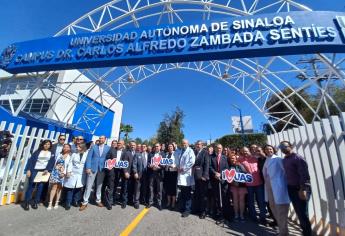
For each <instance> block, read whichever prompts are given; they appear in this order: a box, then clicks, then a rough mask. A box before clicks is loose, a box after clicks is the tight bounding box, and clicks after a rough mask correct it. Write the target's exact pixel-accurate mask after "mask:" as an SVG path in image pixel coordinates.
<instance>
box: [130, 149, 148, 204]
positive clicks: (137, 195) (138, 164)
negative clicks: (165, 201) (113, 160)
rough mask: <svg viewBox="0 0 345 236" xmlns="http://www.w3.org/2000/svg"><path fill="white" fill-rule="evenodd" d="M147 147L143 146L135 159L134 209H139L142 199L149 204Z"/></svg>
mask: <svg viewBox="0 0 345 236" xmlns="http://www.w3.org/2000/svg"><path fill="white" fill-rule="evenodd" d="M147 159H148V153H147V146H146V144H143V145H142V148H141V152H140V153H139V152H137V153H136V155H135V156H134V158H133V174H134V179H135V182H134V208H135V209H139V200H140V199H142V202H143V203H144V204H147V202H146V200H147V183H148V175H147Z"/></svg>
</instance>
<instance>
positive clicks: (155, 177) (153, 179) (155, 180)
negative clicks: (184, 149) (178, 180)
mask: <svg viewBox="0 0 345 236" xmlns="http://www.w3.org/2000/svg"><path fill="white" fill-rule="evenodd" d="M149 186H150V198H149V204H153V197H154V195H156V199H157V203H158V205H162V192H163V178H162V176H161V175H160V174H159V173H158V172H157V171H153V172H152V173H150V178H149ZM155 189H156V194H154V193H155V191H154V190H155Z"/></svg>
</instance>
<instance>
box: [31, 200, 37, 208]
mask: <svg viewBox="0 0 345 236" xmlns="http://www.w3.org/2000/svg"><path fill="white" fill-rule="evenodd" d="M31 207H32V209H35V210H36V209H37V208H38V206H37V203H36V202H34V203H32V204H31Z"/></svg>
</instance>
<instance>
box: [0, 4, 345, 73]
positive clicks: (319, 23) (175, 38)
mask: <svg viewBox="0 0 345 236" xmlns="http://www.w3.org/2000/svg"><path fill="white" fill-rule="evenodd" d="M328 52H329V53H345V12H301V11H299V12H288V13H279V14H266V15H256V16H247V17H232V18H228V19H222V20H212V21H202V22H199V23H196V24H192V23H184V24H174V25H164V26H162V25H159V26H154V27H148V28H139V29H123V30H117V31H106V32H101V33H90V34H78V35H70V36H61V37H55V38H54V37H53V38H45V39H38V40H32V41H26V42H20V43H14V44H12V45H10V46H8V47H7V48H5V49H4V50H3V52H2V54H1V58H0V67H1V68H2V69H4V70H6V71H7V72H10V73H21V72H33V71H51V70H66V69H81V68H94V67H111V66H123V65H143V64H156V63H169V62H184V61H202V60H213V59H231V58H251V57H266V56H277V55H295V54H307V53H328Z"/></svg>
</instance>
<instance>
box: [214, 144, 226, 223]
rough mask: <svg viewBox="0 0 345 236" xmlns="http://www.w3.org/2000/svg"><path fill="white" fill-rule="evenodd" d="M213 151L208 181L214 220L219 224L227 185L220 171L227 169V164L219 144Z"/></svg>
mask: <svg viewBox="0 0 345 236" xmlns="http://www.w3.org/2000/svg"><path fill="white" fill-rule="evenodd" d="M215 151H216V152H215V155H214V156H212V157H211V163H210V175H211V176H210V180H211V186H212V192H213V194H214V199H215V205H216V220H217V221H218V222H220V221H222V220H223V219H224V208H223V207H222V206H224V205H226V203H225V201H227V200H228V199H226V197H225V196H226V191H227V187H228V183H227V182H226V181H224V180H222V171H223V170H226V169H229V164H228V161H227V158H226V156H224V155H223V154H222V152H223V146H222V145H221V144H217V146H216V150H215ZM221 200H222V204H221V202H220V201H221Z"/></svg>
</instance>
